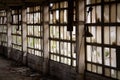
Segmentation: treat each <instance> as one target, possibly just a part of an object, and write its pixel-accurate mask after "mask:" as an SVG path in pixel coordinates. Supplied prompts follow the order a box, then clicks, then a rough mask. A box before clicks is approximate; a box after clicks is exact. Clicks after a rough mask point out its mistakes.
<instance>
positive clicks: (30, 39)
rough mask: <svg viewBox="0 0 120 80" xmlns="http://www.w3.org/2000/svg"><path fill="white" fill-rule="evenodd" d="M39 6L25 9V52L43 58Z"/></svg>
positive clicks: (40, 11)
mask: <svg viewBox="0 0 120 80" xmlns="http://www.w3.org/2000/svg"><path fill="white" fill-rule="evenodd" d="M41 22H42V10H41V7H40V6H34V7H28V8H27V51H28V53H30V54H35V55H37V56H41V57H42V56H43V26H42V23H41Z"/></svg>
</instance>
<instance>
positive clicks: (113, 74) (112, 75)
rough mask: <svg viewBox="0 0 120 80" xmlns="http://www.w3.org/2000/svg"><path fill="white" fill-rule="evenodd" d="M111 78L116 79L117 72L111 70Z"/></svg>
mask: <svg viewBox="0 0 120 80" xmlns="http://www.w3.org/2000/svg"><path fill="white" fill-rule="evenodd" d="M111 77H112V78H116V70H114V69H111Z"/></svg>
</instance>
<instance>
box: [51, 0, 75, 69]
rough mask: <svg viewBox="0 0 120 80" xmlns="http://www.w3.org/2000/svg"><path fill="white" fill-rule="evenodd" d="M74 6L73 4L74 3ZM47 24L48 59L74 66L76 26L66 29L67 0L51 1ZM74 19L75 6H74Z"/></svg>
mask: <svg viewBox="0 0 120 80" xmlns="http://www.w3.org/2000/svg"><path fill="white" fill-rule="evenodd" d="M74 7H75V4H74ZM49 10H50V14H49V17H50V24H49V53H50V60H53V61H56V62H60V63H64V64H67V65H70V66H73V67H75V66H76V53H75V42H76V26H73V31H72V32H70V31H67V15H68V2H67V1H61V2H51V3H50V5H49ZM74 21H75V8H74Z"/></svg>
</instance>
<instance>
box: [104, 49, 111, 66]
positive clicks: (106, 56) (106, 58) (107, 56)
mask: <svg viewBox="0 0 120 80" xmlns="http://www.w3.org/2000/svg"><path fill="white" fill-rule="evenodd" d="M104 62H105V65H108V66H110V50H109V48H104Z"/></svg>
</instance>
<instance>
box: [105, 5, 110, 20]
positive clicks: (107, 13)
mask: <svg viewBox="0 0 120 80" xmlns="http://www.w3.org/2000/svg"><path fill="white" fill-rule="evenodd" d="M104 22H109V5H105V6H104Z"/></svg>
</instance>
